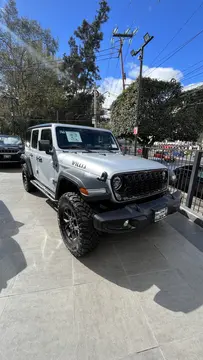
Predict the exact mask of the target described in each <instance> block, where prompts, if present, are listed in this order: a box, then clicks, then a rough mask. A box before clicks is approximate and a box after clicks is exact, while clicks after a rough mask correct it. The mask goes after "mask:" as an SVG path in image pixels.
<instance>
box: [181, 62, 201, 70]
mask: <svg viewBox="0 0 203 360" xmlns="http://www.w3.org/2000/svg"><path fill="white" fill-rule="evenodd" d="M201 62H203V60H200V61H197V62H196V63H194V64H192V65H190V66H188V67H187V68H185V69H183V70H182V72H185V71H187V70H188V69H191V68H193V66H195V65H198V64H200V63H201Z"/></svg>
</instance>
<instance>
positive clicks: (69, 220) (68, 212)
mask: <svg viewBox="0 0 203 360" xmlns="http://www.w3.org/2000/svg"><path fill="white" fill-rule="evenodd" d="M61 228H62V231H63V234H64V236H65V237H66V239H68V241H69V242H70V243H71V244H72V245H76V243H77V240H78V238H79V235H80V230H79V226H78V221H77V216H76V213H75V211H74V210H73V209H72V208H70V207H68V206H66V207H65V208H64V210H63V212H62V216H61Z"/></svg>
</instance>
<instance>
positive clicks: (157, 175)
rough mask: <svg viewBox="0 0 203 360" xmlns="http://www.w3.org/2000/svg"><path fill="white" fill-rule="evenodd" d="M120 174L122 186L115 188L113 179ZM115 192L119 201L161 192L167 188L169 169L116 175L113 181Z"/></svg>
mask: <svg viewBox="0 0 203 360" xmlns="http://www.w3.org/2000/svg"><path fill="white" fill-rule="evenodd" d="M117 176H119V177H120V178H121V180H122V186H121V187H120V189H119V190H115V189H114V188H113V179H114V178H115V177H117ZM111 185H112V189H113V193H114V195H115V198H116V200H118V201H129V200H136V199H141V198H146V197H150V196H153V195H155V194H160V193H161V192H164V191H166V190H167V186H168V170H166V169H161V170H146V171H137V172H133V173H128V174H117V175H114V177H113V178H112V181H111Z"/></svg>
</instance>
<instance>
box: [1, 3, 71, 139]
mask: <svg viewBox="0 0 203 360" xmlns="http://www.w3.org/2000/svg"><path fill="white" fill-rule="evenodd" d="M0 23H1V27H0V71H1V79H0V86H1V102H0V104H1V105H0V113H1V119H2V123H3V125H4V127H8V128H9V129H10V131H11V132H17V131H18V132H20V133H23V132H24V131H25V128H26V127H27V125H28V124H29V122H30V121H31V119H47V120H48V118H49V119H50V118H53V117H54V118H55V114H56V109H57V108H58V107H59V106H61V104H62V103H63V101H64V90H63V87H62V85H61V84H60V81H59V76H58V70H57V67H56V62H55V61H54V60H55V58H54V56H55V53H56V51H57V49H58V43H57V41H56V40H55V39H54V38H53V37H52V36H51V32H50V30H46V29H45V30H44V29H42V28H41V26H40V25H39V23H38V22H37V21H35V20H29V19H27V18H25V17H20V16H19V14H18V11H17V8H16V2H15V1H14V0H9V1H8V3H7V4H6V5H5V7H4V9H2V10H1V11H0ZM3 125H2V126H3Z"/></svg>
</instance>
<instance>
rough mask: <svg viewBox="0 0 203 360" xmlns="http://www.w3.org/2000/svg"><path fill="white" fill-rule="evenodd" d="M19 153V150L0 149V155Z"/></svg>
mask: <svg viewBox="0 0 203 360" xmlns="http://www.w3.org/2000/svg"><path fill="white" fill-rule="evenodd" d="M18 152H19V149H0V153H1V154H16V153H18Z"/></svg>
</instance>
